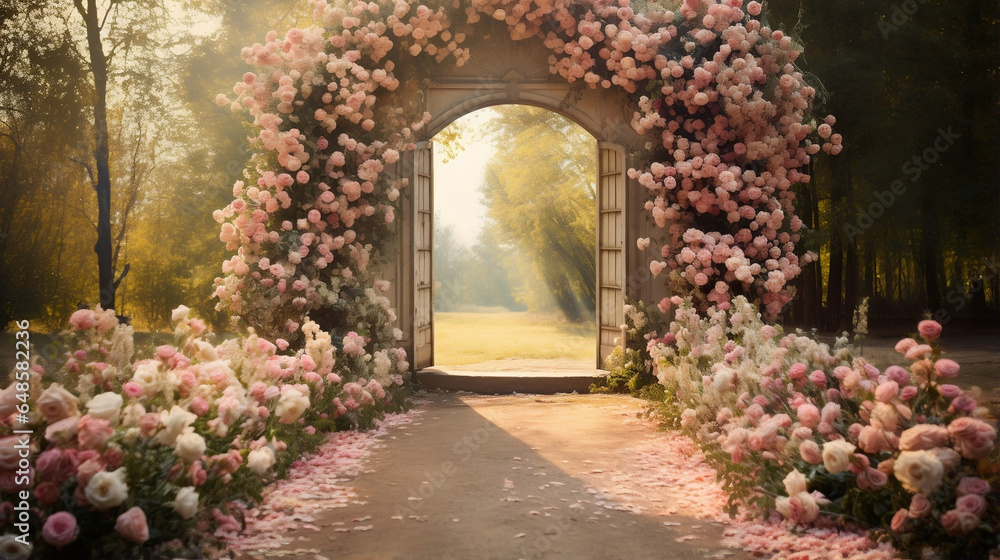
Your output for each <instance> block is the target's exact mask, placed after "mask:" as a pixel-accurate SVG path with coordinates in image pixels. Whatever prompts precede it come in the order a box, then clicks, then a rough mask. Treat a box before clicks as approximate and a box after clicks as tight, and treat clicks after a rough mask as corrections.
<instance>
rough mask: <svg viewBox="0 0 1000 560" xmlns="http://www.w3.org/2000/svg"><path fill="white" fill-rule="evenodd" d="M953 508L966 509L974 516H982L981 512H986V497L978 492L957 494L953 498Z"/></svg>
mask: <svg viewBox="0 0 1000 560" xmlns="http://www.w3.org/2000/svg"><path fill="white" fill-rule="evenodd" d="M955 509H957V510H958V511H967V512H969V513H971V514H972V515H975V516H976V517H979V518H982V516H983V513H985V512H986V498H984V497H982V496H980V495H979V494H966V495H964V496H959V498H958V499H957V500H955Z"/></svg>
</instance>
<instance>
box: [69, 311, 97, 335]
mask: <svg viewBox="0 0 1000 560" xmlns="http://www.w3.org/2000/svg"><path fill="white" fill-rule="evenodd" d="M96 324H97V317H96V316H95V315H94V311H93V310H91V309H78V310H77V311H74V312H73V314H72V315H70V316H69V326H70V327H71V328H72V329H73V330H74V331H85V330H87V329H90V328H93V327H94V325H96Z"/></svg>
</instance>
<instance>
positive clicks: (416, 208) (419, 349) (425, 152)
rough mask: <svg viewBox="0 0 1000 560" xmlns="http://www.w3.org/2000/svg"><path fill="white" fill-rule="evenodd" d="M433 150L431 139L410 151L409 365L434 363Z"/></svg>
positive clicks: (417, 365)
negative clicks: (410, 285) (411, 191)
mask: <svg viewBox="0 0 1000 560" xmlns="http://www.w3.org/2000/svg"><path fill="white" fill-rule="evenodd" d="M433 176H434V153H433V144H432V143H431V142H429V141H428V142H421V143H420V144H417V149H416V151H415V152H414V154H413V177H412V179H411V184H412V185H413V214H412V215H413V227H414V231H413V252H414V255H413V289H414V294H413V305H414V310H413V368H414V371H419V370H421V369H423V368H426V367H430V366H432V365H434V314H433V311H434V295H433V290H434V272H433V271H434V267H433V251H434V197H433V193H432V191H431V185H432V182H433Z"/></svg>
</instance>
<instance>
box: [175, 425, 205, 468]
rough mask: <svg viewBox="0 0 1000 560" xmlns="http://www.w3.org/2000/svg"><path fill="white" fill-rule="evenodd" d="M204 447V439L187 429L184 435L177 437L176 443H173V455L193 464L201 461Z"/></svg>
mask: <svg viewBox="0 0 1000 560" xmlns="http://www.w3.org/2000/svg"><path fill="white" fill-rule="evenodd" d="M206 447H207V446H206V445H205V438H203V437H201V436H200V435H198V434H196V433H194V430H193V429H191V428H188V430H186V431H185V433H183V434H181V435H179V436H177V441H176V442H175V443H174V454H175V455H177V456H178V457H180V458H181V459H184V460H185V461H189V462H192V463H193V462H195V461H197V460H198V459H201V456H202V455H204V454H205V449H206Z"/></svg>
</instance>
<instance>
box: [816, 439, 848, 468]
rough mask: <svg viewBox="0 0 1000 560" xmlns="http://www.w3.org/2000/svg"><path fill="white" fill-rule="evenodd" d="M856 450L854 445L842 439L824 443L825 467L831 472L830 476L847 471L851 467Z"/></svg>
mask: <svg viewBox="0 0 1000 560" xmlns="http://www.w3.org/2000/svg"><path fill="white" fill-rule="evenodd" d="M855 449H856V448H855V447H854V445H853V444H851V443H850V442H848V441H845V440H842V439H835V440H833V441H828V442H826V443H824V444H823V466H825V467H826V470H828V471H830V474H837V473H842V472H844V471H846V470H847V469H848V468H850V466H851V457H853V456H854V450H855Z"/></svg>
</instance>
